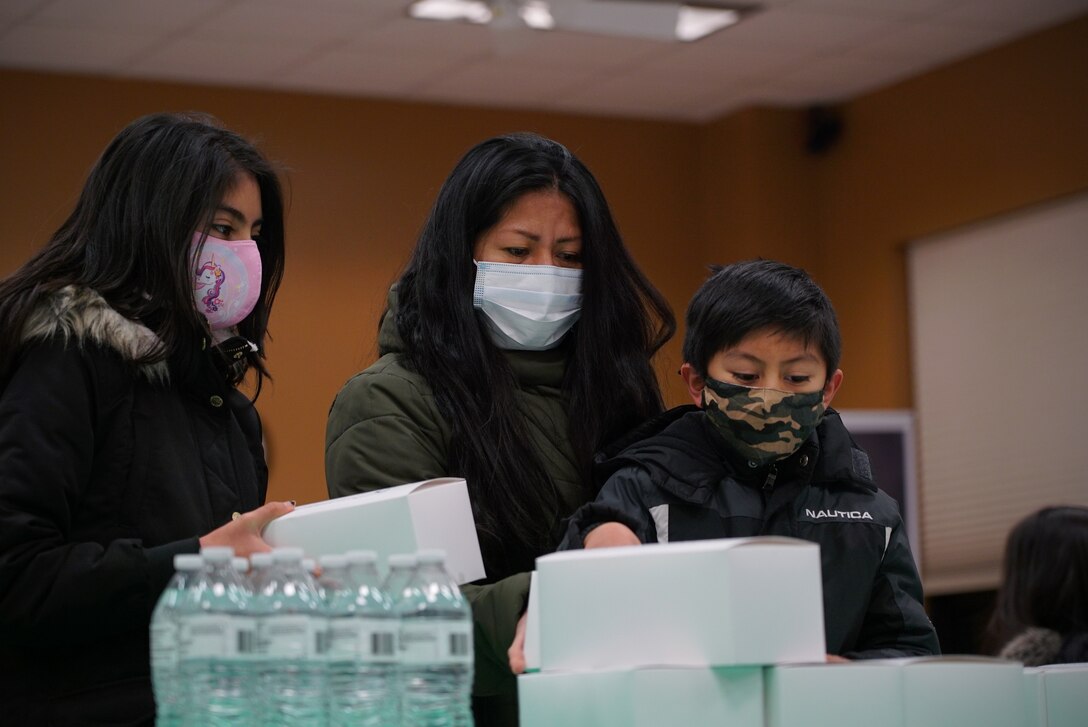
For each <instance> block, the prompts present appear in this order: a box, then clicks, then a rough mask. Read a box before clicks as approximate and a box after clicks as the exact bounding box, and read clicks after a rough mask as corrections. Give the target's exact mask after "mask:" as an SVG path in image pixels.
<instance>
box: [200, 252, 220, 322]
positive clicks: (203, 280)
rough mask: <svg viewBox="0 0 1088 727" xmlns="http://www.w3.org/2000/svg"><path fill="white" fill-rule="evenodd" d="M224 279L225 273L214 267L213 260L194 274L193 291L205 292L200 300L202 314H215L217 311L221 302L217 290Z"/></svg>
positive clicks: (217, 266)
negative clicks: (202, 307)
mask: <svg viewBox="0 0 1088 727" xmlns="http://www.w3.org/2000/svg"><path fill="white" fill-rule="evenodd" d="M225 277H226V273H224V272H223V268H222V267H221V266H219V265H216V263H215V260H209V261H208V262H206V263H204V264H203V265H201V266H200V270H198V271H197V274H196V282H194V283H193V290H194V291H197V290H206V291H207V294H206V295H205V296H204V297H203V298H201V299H200V302H201V304H203V306H204V310H203V311H201V312H202V313H204V314H209V313H215V312H216V311H218V310H219V306H220V304H222V302H223V301H222V300H221V299H220V298H219V290H220V288H222V287H223V279H224V278H225Z"/></svg>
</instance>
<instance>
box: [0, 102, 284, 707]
mask: <svg viewBox="0 0 1088 727" xmlns="http://www.w3.org/2000/svg"><path fill="white" fill-rule="evenodd" d="M209 256H214V257H215V258H216V260H217V261H218V262H222V261H225V260H228V259H229V260H230V261H232V263H233V264H235V266H236V272H237V273H238V274H240V275H242V276H243V277H244V281H245V283H244V284H242V285H239V286H237V287H236V288H235V289H232V291H231V293H230V294H229V296H228V295H227V294H226V291H225V289H224V291H221V294H220V297H222V298H224V303H225V305H224V306H220V308H221V310H220V311H219V312H215V313H211V314H202V313H199V312H198V307H197V306H198V300H199V297H200V295H201V293H200V292H199V291H194V276H195V275H197V273H198V270H199V266H200V264H201V261H202V260H203V259H206V258H208V257H209ZM282 272H283V203H282V199H281V194H280V186H279V182H278V181H277V178H276V175H275V173H274V172H273V170H272V168H271V167H270V166H269V164H268V162H267V161H266V160H265V159H264V158H263V157H262V156H261V155H260V154H259V153H258V152H257V151H256V149H254V147H253V146H252V145H250V144H249V143H248V142H247V141H245V140H244V139H242V138H241V137H239V136H238V135H237V134H234V133H232V132H230V131H227V130H225V129H223V128H221V127H220V126H219V125H218V124H217V123H215V122H214V121H213V120H212V119H211V118H209V117H205V116H196V115H165V114H160V115H154V116H147V117H144V118H141V119H139V120H137V121H135V122H133V123H132V124H131V125H130V126H128V127H127V128H126V129H124V130H123V131H122V132H121V133H120V134H118V136H117V137H116V138H115V139H114V140H113V141H112V142H111V143H110V144H109V146H108V147H107V148H106V150H105V151H104V152H103V154H102V156H101V158H100V159H99V160H98V162H97V163H96V164H95V166H94V168H93V169H92V170H91V172H90V176H89V177H88V179H87V182H86V184H85V186H84V188H83V191H82V194H81V195H80V197H79V200H78V202H77V203H76V206H75V210H74V211H73V212H72V214H71V216H69V218H68V219H67V221H65V223H64V224H63V225H61V227H60V229H59V230H57V232H56V233H55V234H54V235H53V237H52V238H51V239H50V241H49V243H48V244H47V245H46V246H45V247H44V248H43V249H42V250H40V251H39V252H38V253H37V254H35V255H34V256H33V257H32V258H31V259H30V260H29V261H28V262H27V263H26V264H25V265H23V267H22V268H20V269H19V270H17V271H16V272H15V273H14V274H12V275H11V276H10V277H8V278H7V279H5V280H3V281H2V282H0V702H2V703H3V704H5V705H6V706H8V708H9V710H12V711H8V712H6V713H5V720H12V723H13V724H69V723H74V722H78V723H81V724H105V723H110V724H150V723H151V722H152V721H153V719H154V703H153V699H152V694H151V687H150V681H149V674H148V671H149V668H148V626H149V622H150V616H151V610H152V608H153V606H154V605H155V602H156V600H157V598H158V596H159V593H160V592H161V590H162V588H163V587H164V586H165V584H166V582H167V580H168V579H169V577H170V576H171V574H172V572H173V564H172V560H173V556H174V555H175V554H177V553H187V552H196V551H197V550H198V549H199V548H200V547H202V546H207V545H227V546H231V547H233V548H234V550H235V552H236V553H237V554H239V555H243V556H246V555H249V554H250V553H252V552H254V551H261V550H267V549H268V548H267V546H266V545H265V543H264V542H263V541H262V540H261V538H260V535H259V533H260V531H261V528H262V527H263V526H264V524H265V523H267V522H268V521H269V520H271V519H273V518H275V517H277V516H279V515H281V514H283V513H285V512H288V511H289V510H290V509H291V505H290V504H289V503H269V504H268V505H265V506H263V507H261V503H262V502H263V501H264V496H265V489H266V484H267V469H266V467H265V462H264V455H263V450H262V446H261V430H260V420H259V418H258V416H257V412H256V410H255V409H254V408H253V405H252V403H251V402H250V401H249V400H248V399H247V398H246V397H245V396H243V395H242V394H241V393H240V392H238V391H237V390H236V388H235V387H236V386H237V385H238V384H239V383H241V381H242V379H243V378H244V376H245V375H246V372H247V371H248V370H253V371H254V372H255V373H256V379H257V389H258V391H259V389H260V382H261V380H262V379H263V377H264V376H265V375H267V370H266V369H265V365H264V355H263V344H264V337H265V329H266V326H267V323H268V316H269V313H270V312H271V308H272V301H273V299H274V298H275V295H276V289H277V288H278V287H279V283H280V277H281V275H282ZM228 298H229V299H228ZM239 513H246V514H244V515H239ZM232 518H233V519H232Z"/></svg>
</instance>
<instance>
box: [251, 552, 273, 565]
mask: <svg viewBox="0 0 1088 727" xmlns="http://www.w3.org/2000/svg"><path fill="white" fill-rule="evenodd" d="M249 564H250V565H251V566H253V567H254V568H267V567H268V566H270V565H272V554H271V553H254V554H253V555H251V556H249Z"/></svg>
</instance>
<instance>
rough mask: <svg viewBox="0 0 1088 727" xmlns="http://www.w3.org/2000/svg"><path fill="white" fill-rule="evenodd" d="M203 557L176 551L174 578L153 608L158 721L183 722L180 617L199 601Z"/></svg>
mask: <svg viewBox="0 0 1088 727" xmlns="http://www.w3.org/2000/svg"><path fill="white" fill-rule="evenodd" d="M203 568H204V560H203V559H202V558H201V557H200V556H199V555H197V554H195V553H193V554H187V555H175V556H174V570H175V571H176V572H175V573H174V576H173V578H171V579H170V582H169V583H168V584H167V585H166V589H165V590H164V591H163V592H162V595H161V596H159V600H158V603H156V604H155V610H154V611H152V612H151V685H152V687H153V688H154V691H155V724H156V725H158V727H177V726H179V725H181V724H182V716H183V715H182V712H181V709H182V706H183V705H184V697H183V690H182V682H181V675H180V673H179V670H178V664H179V653H178V650H179V645H178V630H179V624H178V621H179V618H180V617H181V613H183V612H184V611H185V610H186V609H191V608H192V607H193V606H194V605H195V603H196V594H197V584H198V583H199V582H200V580H201V571H202V570H203Z"/></svg>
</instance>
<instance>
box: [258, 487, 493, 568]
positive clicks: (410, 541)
mask: <svg viewBox="0 0 1088 727" xmlns="http://www.w3.org/2000/svg"><path fill="white" fill-rule="evenodd" d="M263 536H264V539H265V541H266V542H267V543H268V544H269V545H271V546H272V547H274V548H278V547H295V548H302V550H303V552H304V553H305V554H306V556H307V557H309V558H318V557H319V556H322V555H331V554H340V553H346V552H347V551H349V550H373V551H375V552H376V553H377V554H378V558H379V562H385V561H386V560H387V559H388V557H389V556H390V555H393V554H395V553H415V552H418V551H420V550H429V549H437V550H442V551H445V553H446V569H447V570H448V571H449V573H450V575H451V576H452V577H453V578H454V580H455V581H457V583H459V584H461V583H468V582H470V581H475V580H478V579H480V578H483V577H484V564H483V558H482V556H481V554H480V542H479V540H478V539H477V537H476V523H475V520H474V519H473V517H472V506H471V504H470V503H469V498H468V488H467V487H466V485H465V481H464V480H463V479H458V478H452V477H446V478H441V479H434V480H427V481H424V482H413V483H411V484H407V485H401V486H399V487H388V488H385V489H381V490H374V491H372V492H362V493H359V494H358V495H349V496H348V497H340V498H336V499H333V500H325V501H322V502H315V503H312V504H309V505H300V506H298V507H296V508H295V509H294V510H293V511H292V512H290V513H288V514H286V515H284V516H283V517H280V518H277V519H275V520H273V521H272V522H270V523H269V524H268V526H267V527H266V528H265V529H264V533H263Z"/></svg>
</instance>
